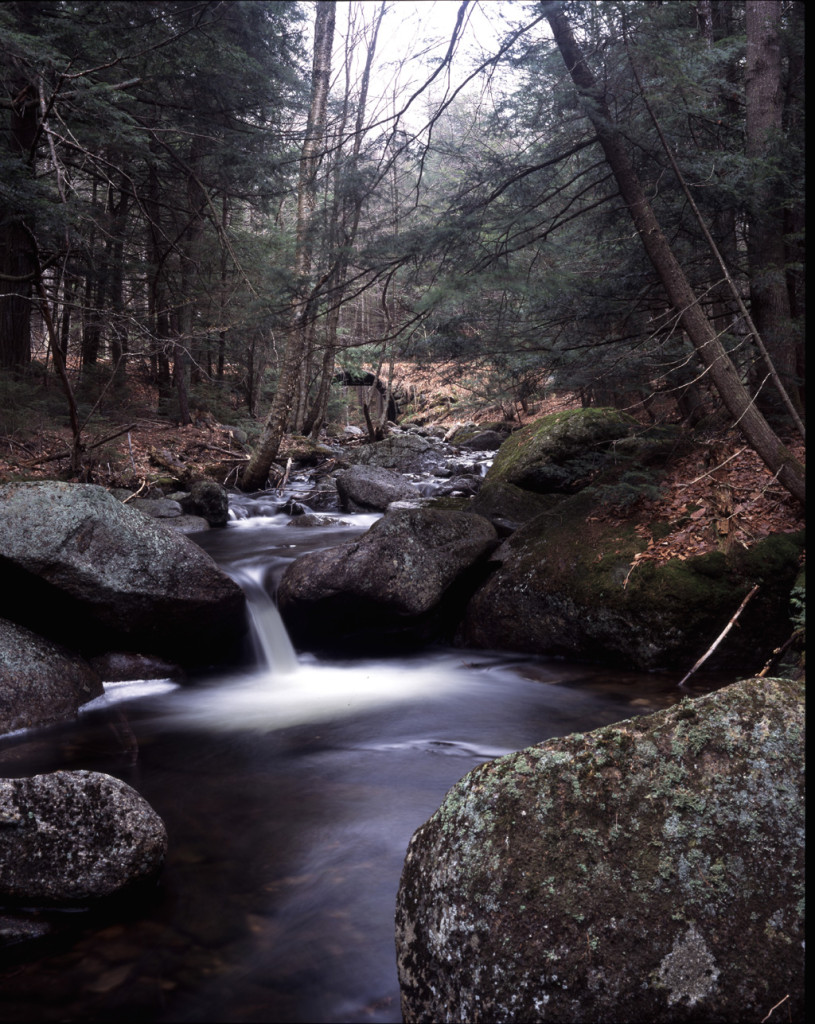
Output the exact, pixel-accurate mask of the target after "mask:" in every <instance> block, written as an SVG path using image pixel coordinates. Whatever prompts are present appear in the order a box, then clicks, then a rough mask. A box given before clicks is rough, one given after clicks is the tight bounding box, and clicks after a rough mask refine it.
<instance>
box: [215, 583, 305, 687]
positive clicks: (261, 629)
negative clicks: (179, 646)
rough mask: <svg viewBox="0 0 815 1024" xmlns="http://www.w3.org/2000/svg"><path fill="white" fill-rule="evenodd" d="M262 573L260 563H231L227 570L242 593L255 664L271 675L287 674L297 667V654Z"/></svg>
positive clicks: (294, 670) (290, 673)
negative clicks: (265, 584) (232, 564)
mask: <svg viewBox="0 0 815 1024" xmlns="http://www.w3.org/2000/svg"><path fill="white" fill-rule="evenodd" d="M265 573H266V566H263V565H261V566H242V567H240V568H236V567H233V568H232V569H231V571H230V575H231V576H232V578H233V579H234V580H235V582H236V583H238V584H240V586H241V587H242V588H243V591H244V593H245V594H246V605H247V608H248V610H249V616H250V618H251V620H252V627H253V628H252V640H253V643H254V645H255V653H256V655H257V660H258V664H259V665H260V666H261V668H265V669H267V670H268V671H269V672H271V673H272V674H273V675H274V676H290V675H292V674H293V673H295V672H296V671H297V667H298V666H297V655H296V654H295V652H294V647H293V646H292V642H291V640H290V639H289V634H288V633H287V632H286V627H285V626H284V625H283V620H282V619H281V617H280V612H279V611H278V610H277V605H276V604H275V603H274V601H273V599H272V598H271V596H270V595H269V593H268V591H267V590H266V588H265V586H264V583H263V580H264V575H265Z"/></svg>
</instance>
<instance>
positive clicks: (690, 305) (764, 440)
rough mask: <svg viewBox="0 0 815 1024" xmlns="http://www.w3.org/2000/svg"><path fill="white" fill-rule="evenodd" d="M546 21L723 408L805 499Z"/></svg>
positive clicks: (554, 21) (589, 78)
mask: <svg viewBox="0 0 815 1024" xmlns="http://www.w3.org/2000/svg"><path fill="white" fill-rule="evenodd" d="M546 17H547V20H548V21H549V24H550V26H551V28H552V33H553V35H554V38H555V42H556V43H557V45H558V48H559V49H560V53H561V55H562V57H563V60H564V62H565V64H566V68H567V70H568V71H569V74H570V75H571V77H572V81H573V82H574V84H575V86H576V88H577V91H578V93H579V95H580V96H581V98H582V100H583V101H584V107H585V111H586V114H587V116H588V117H589V119H590V120H591V122H592V125H593V127H594V130H595V132H596V134H597V139H598V142H599V143H600V145H601V146H602V148H603V152H604V154H605V157H606V160H607V161H608V164H609V167H610V168H611V170H612V173H613V174H614V177H615V179H616V181H617V186H618V188H619V190H620V194H621V195H622V197H623V199H624V200H625V202H626V205H627V206H628V209H629V212H630V214H631V218H632V220H633V222H634V226H635V228H636V229H637V233H638V234H639V236H640V238H641V240H642V243H643V245H644V247H645V251H646V253H647V254H648V257H649V259H650V260H651V263H652V264H653V266H654V269H655V270H656V271H657V273H658V275H659V278H660V281H661V282H662V286H663V288H664V289H665V291H666V293H667V295H668V298H669V300H670V302H671V305H672V306H673V307H674V309H675V310H676V312H677V315H678V316H679V320H680V323H681V325H682V328H683V329H684V331H685V333H686V334H687V335H688V337H689V339H690V341H691V343H692V344H693V347H694V348H695V349H696V352H697V353H698V355H699V357H700V358H701V360H702V362H703V363H704V365H705V366H706V367H707V369H708V373H709V376H710V380H711V382H712V383H713V385H714V387H715V388H716V390H717V391H718V393H719V395H720V397H721V399H722V402H723V404H724V406H725V408H726V409H727V410H728V412H729V413H730V415H731V416H732V417H733V420H734V421H735V423H736V424H737V425H738V427H739V429H740V430H741V432H742V433H743V434H744V437H745V438H746V440H747V442H748V444H749V445H750V446H751V447H752V448H753V449H754V450H755V451H756V453H757V454H758V455H759V457H760V458H761V459H762V461H763V462H764V463H765V465H766V466H767V467H768V468H769V470H770V471H771V472H772V473H773V474H774V475H777V477H778V480H779V482H780V483H781V484H782V485H783V486H784V487H785V488H786V489H787V490H788V491H789V492H790V494H792V495H793V496H794V497H795V498H797V499H798V500H799V501H801V502H803V501H804V497H805V474H804V467H803V466H802V465H801V463H800V462H799V461H798V460H797V459H796V458H795V457H794V456H793V455H792V453H791V452H790V451H789V449H788V448H787V447H786V446H785V445H784V444H783V442H782V441H781V440H780V438H779V437H778V435H777V434H776V433H775V431H774V430H773V429H772V428H771V427H770V425H769V424H768V423H767V421H766V419H765V418H764V416H763V415H762V414H761V412H760V411H759V410H758V408H757V407H756V404H755V402H754V400H753V399H752V398H751V397H750V395H749V394H748V392H747V390H746V388H745V387H744V385H743V384H742V382H741V379H740V378H739V375H738V372H737V370H736V367H735V366H734V365H733V361H732V360H731V359H730V356H729V355H728V354H727V352H726V350H725V348H724V346H723V345H722V343H721V342H720V340H719V338H718V336H717V334H716V332H715V330H714V329H713V326H712V325H711V323H710V321H709V320H708V318H707V316H706V315H705V313H704V311H703V310H702V307H701V305H700V303H699V300H698V299H697V297H696V295H695V294H694V291H693V288H692V287H691V284H690V282H689V280H688V278H687V276H686V274H685V272H684V270H683V269H682V266H681V265H680V263H679V261H678V260H677V258H676V256H675V255H674V252H673V250H672V249H671V245H670V243H669V242H668V239H667V238H666V237H665V234H664V232H663V231H662V228H661V226H660V224H659V221H658V220H657V217H656V214H655V213H654V210H653V208H652V206H651V204H650V203H649V201H648V199H647V198H646V195H645V191H644V189H643V187H642V183H641V182H640V179H639V177H638V175H637V172H636V170H635V168H634V165H633V163H632V161H631V158H630V157H629V154H628V151H627V149H626V146H625V143H624V141H623V138H622V135H621V134H620V132H619V131H618V130H617V128H616V126H615V125H614V123H613V121H612V117H611V112H610V110H609V108H608V105H607V103H606V98H605V93H604V91H603V88H602V86H600V85H598V83H597V81H596V79H595V78H594V75H593V74H592V72H591V70H590V68H589V66H588V64H587V63H586V59H585V57H584V56H583V53H582V51H581V49H580V47H579V45H578V43H577V41H576V40H575V38H574V35H573V33H572V30H571V25H570V24H569V21H568V19H567V18H566V16H565V15H564V14H563V12H562V10H561V8H560V4H559V3H547V4H546Z"/></svg>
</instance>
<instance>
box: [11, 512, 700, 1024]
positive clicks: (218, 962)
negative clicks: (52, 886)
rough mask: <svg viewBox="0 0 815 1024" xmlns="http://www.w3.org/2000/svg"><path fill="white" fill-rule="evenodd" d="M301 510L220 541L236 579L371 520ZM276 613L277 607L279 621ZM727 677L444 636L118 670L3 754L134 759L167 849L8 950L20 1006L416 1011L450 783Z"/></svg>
mask: <svg viewBox="0 0 815 1024" xmlns="http://www.w3.org/2000/svg"><path fill="white" fill-rule="evenodd" d="M285 522H286V520H285V518H284V517H274V518H271V519H269V520H258V521H257V522H250V523H246V522H243V523H236V524H233V525H232V526H230V527H229V528H227V529H226V530H224V531H218V532H217V533H216V532H215V531H213V532H212V534H206V535H201V541H202V543H203V544H204V545H205V546H206V547H208V549H209V550H210V551H211V553H213V555H214V556H215V557H216V558H218V560H219V561H220V562H221V563H222V564H223V565H224V566H225V567H226V568H227V569H228V570H229V571H231V572H233V573H234V574H235V575H236V576H237V577H239V578H242V579H244V580H246V579H249V580H250V581H251V580H254V581H264V580H269V579H270V580H272V581H273V580H274V579H275V577H276V576H279V574H280V572H282V570H283V568H284V567H285V564H286V563H287V562H288V561H289V560H291V558H293V557H295V556H296V555H297V554H299V553H301V552H302V551H303V550H307V549H309V548H314V547H317V546H321V545H323V544H326V543H334V542H336V540H337V539H338V538H339V537H343V536H348V535H350V534H349V531H351V532H353V531H354V530H356V531H357V532H358V531H359V530H360V529H363V528H365V527H367V525H369V522H368V521H367V520H362V521H357V522H354V523H353V525H352V526H350V527H338V528H335V530H334V532H333V533H332V532H330V531H329V532H328V533H326V532H324V531H321V533H320V534H315V533H314V532H313V531H307V530H303V529H295V528H293V527H287V526H285V525H284V524H285ZM273 620H274V615H273V612H270V611H269V609H268V608H263V607H262V608H261V609H260V612H259V621H260V623H261V628H262V629H264V630H266V629H268V630H271V632H272V634H273V636H275V637H276V636H277V634H276V633H275V630H277V629H278V628H279V626H278V624H277V623H275V622H274V621H273ZM280 643H282V641H279V638H278V639H273V641H272V644H271V647H272V648H275V647H279V646H280ZM275 657H276V655H275V653H274V650H273V651H272V660H273V661H274V659H275ZM292 669H293V670H292ZM718 682H720V681H717V680H710V679H707V680H702V681H699V682H696V684H695V686H696V688H695V689H691V690H687V689H686V690H684V691H678V690H677V688H676V683H677V677H670V678H668V677H661V676H654V675H637V674H631V673H612V672H604V671H598V670H595V669H588V668H586V667H585V666H580V665H574V664H568V663H565V662H561V661H555V660H551V661H547V660H545V659H530V658H522V657H518V656H512V655H504V654H501V653H486V654H485V653H483V652H472V651H456V650H433V651H428V652H424V653H422V654H420V655H416V656H415V657H412V658H404V657H401V658H399V659H398V660H396V659H394V660H389V659H387V658H377V659H376V660H357V661H343V662H336V663H331V662H326V661H318V660H317V659H315V658H314V657H313V656H310V655H303V654H301V655H300V657H299V660H298V663H297V665H296V667H294V666H290V665H288V662H287V661H286V659H285V658H284V659H283V668H282V669H281V668H279V667H278V668H275V667H274V666H272V667H268V666H266V665H263V666H262V667H258V668H256V669H253V670H251V671H244V672H236V671H233V670H229V671H224V673H223V674H221V675H216V676H214V677H208V678H207V679H202V680H199V681H197V682H196V683H194V684H193V685H190V686H184V687H177V686H174V685H173V684H170V683H168V682H164V683H149V684H132V685H121V686H119V687H111V688H110V689H109V691H108V694H107V696H106V698H102V699H101V701H100V702H96V704H95V705H94V706H93V707H91V708H90V709H89V710H88V711H86V712H85V713H83V714H82V715H81V717H80V719H79V721H78V722H77V723H76V724H74V725H71V726H68V727H60V728H57V729H50V730H43V731H40V732H31V733H27V734H20V735H17V736H12V737H8V738H6V739H5V740H4V741H2V742H1V743H0V774H3V775H5V776H13V775H27V774H34V773H37V772H43V771H52V770H55V769H57V768H88V769H93V770H96V771H104V772H109V773H110V774H112V775H115V776H118V777H119V778H121V779H123V780H124V781H125V782H127V783H129V784H130V785H132V786H133V787H135V788H136V789H137V790H138V791H139V792H140V793H141V794H142V795H143V796H144V797H145V798H146V799H147V800H148V801H149V802H150V803H151V804H152V805H153V806H154V807H155V809H156V810H157V811H158V813H159V814H160V815H161V816H162V818H163V819H164V821H165V823H166V825H167V829H168V832H169V837H170V849H169V856H168V860H167V865H166V869H165V871H164V873H163V875H162V877H161V880H160V882H159V884H158V885H157V887H156V888H155V891H153V892H151V893H148V894H142V895H140V896H139V898H138V900H136V901H134V900H131V901H130V902H129V903H126V904H122V905H121V906H118V907H115V908H110V909H108V910H107V911H106V912H105V913H104V914H102V915H97V916H89V915H81V914H74V915H61V916H58V919H57V925H58V926H59V925H61V926H62V927H57V929H56V932H55V933H54V934H53V935H52V937H51V938H49V939H47V940H44V941H43V942H42V943H41V944H40V945H39V946H36V947H32V948H31V949H29V950H28V951H26V952H25V953H23V952H22V951H21V950H19V948H18V949H16V950H15V949H12V950H6V959H5V963H4V964H3V965H2V966H0V1019H3V1020H26V1021H52V1020H53V1021H96V1020H99V1021H103V1020H104V1021H291V1022H297V1021H303V1022H323V1021H325V1022H329V1021H338V1022H339V1021H350V1022H361V1021H378V1022H389V1021H399V1020H400V1019H401V1015H400V1010H399V996H398V985H397V979H396V968H395V954H394V947H393V911H394V903H395V896H396V890H397V887H398V884H399V875H400V870H401V865H402V859H403V857H404V853H405V849H406V846H407V843H408V840H409V838H410V836H411V834H412V833H413V831H414V830H415V829H416V828H417V827H418V826H419V825H420V824H421V823H422V822H423V821H424V820H425V819H426V818H427V817H428V816H429V815H430V814H431V813H432V812H433V811H434V810H435V809H436V807H437V806H438V805H439V803H440V801H441V799H442V798H443V796H444V794H445V792H446V791H447V789H448V788H449V787H450V786H451V785H452V784H453V783H454V782H455V781H456V780H457V779H459V778H460V777H461V776H462V775H464V774H465V773H466V772H467V771H468V770H469V769H470V768H472V767H473V766H475V765H476V764H478V763H480V762H482V761H484V760H486V759H489V758H491V757H494V756H496V755H498V754H501V753H504V752H507V751H509V750H514V749H517V748H519V747H523V746H527V745H529V744H531V743H534V742H539V741H541V740H544V739H546V738H548V737H551V736H556V735H563V734H565V733H569V732H573V731H577V730H579V731H586V730H589V729H592V728H595V727H597V726H600V725H605V724H607V723H610V722H613V721H617V720H620V719H622V718H627V717H630V716H631V715H632V714H639V713H643V712H648V711H651V710H655V709H657V708H660V707H664V706H667V705H669V704H671V703H673V702H674V701H676V700H677V699H678V698H679V697H680V696H682V695H683V694H684V693H688V692H691V693H694V692H696V693H698V692H701V690H706V689H710V688H712V687H713V686H715V685H716V684H717V683H718ZM53 923H54V922H53V920H52V921H51V924H53ZM67 925H70V927H66V926H67ZM0 955H2V954H0Z"/></svg>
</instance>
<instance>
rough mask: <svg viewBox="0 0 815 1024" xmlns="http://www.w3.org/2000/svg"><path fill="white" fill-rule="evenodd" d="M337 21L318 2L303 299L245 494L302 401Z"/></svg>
mask: <svg viewBox="0 0 815 1024" xmlns="http://www.w3.org/2000/svg"><path fill="white" fill-rule="evenodd" d="M335 18H336V3H335V0H318V3H317V14H316V20H315V25H314V62H313V65H312V72H311V106H310V109H309V117H308V125H307V127H306V136H305V139H304V140H303V148H302V151H301V154H300V180H299V184H298V192H297V235H296V250H295V264H294V270H295V276H296V278H297V280H298V282H299V283H300V295H299V296H298V301H297V303H296V304H295V306H294V308H293V311H292V324H291V326H290V329H289V331H288V332H287V336H286V346H285V350H284V353H283V359H282V363H281V367H280V376H279V378H278V382H277V390H276V391H275V396H274V399H273V401H272V407H271V409H270V410H269V415H268V417H267V419H266V423H265V425H264V428H263V434H262V435H261V438H260V441H259V442H258V446H257V448H256V449H255V451H254V453H253V454H252V457H251V458H250V460H249V462H248V463H247V464H246V468H245V469H244V471H243V473H242V474H241V478H240V486H241V487H242V488H243V489H244V490H250V491H251V490H256V489H257V488H260V487H263V486H265V484H266V481H267V479H268V476H269V469H270V468H271V465H272V462H273V461H274V459H275V458H276V457H277V453H278V451H279V450H280V442H281V441H282V440H283V435H284V434H285V432H286V427H287V425H288V422H289V417H290V415H291V411H292V407H293V404H294V400H295V398H296V397H297V385H298V382H299V379H300V364H301V361H302V357H303V344H304V341H305V339H306V337H307V328H308V314H309V309H308V306H309V302H308V300H309V293H310V288H309V284H308V278H309V274H310V272H311V228H312V218H313V214H314V206H315V201H316V179H317V170H318V168H319V163H320V149H321V144H322V141H323V137H324V134H325V124H326V114H327V109H328V86H329V79H330V76H331V48H332V45H333V42H334V22H335Z"/></svg>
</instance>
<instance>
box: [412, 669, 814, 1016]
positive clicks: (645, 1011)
mask: <svg viewBox="0 0 815 1024" xmlns="http://www.w3.org/2000/svg"><path fill="white" fill-rule="evenodd" d="M803 695H804V691H803V685H802V684H798V683H793V682H791V681H789V680H780V679H750V680H746V681H743V682H740V683H736V684H734V685H732V686H730V687H727V688H726V689H724V690H720V691H719V692H717V693H714V694H710V695H708V696H706V697H703V698H700V699H699V700H696V701H691V700H689V699H685V700H683V701H682V702H681V703H680V704H678V705H676V706H674V707H673V708H670V709H669V710H667V711H661V712H658V713H657V714H655V715H651V716H648V717H643V718H637V719H633V720H629V721H623V722H619V723H617V724H616V725H613V726H607V727H605V728H603V729H598V730H597V731H595V732H592V733H589V734H587V735H579V734H575V735H572V736H567V737H565V738H561V739H553V740H549V741H547V742H546V743H542V744H540V745H538V746H534V747H530V748H528V749H526V750H522V751H520V752H517V753H514V754H510V755H508V756H506V757H502V758H500V759H498V760H496V761H490V762H487V763H486V764H483V765H481V766H480V767H478V768H476V769H474V770H473V771H471V772H470V773H469V774H468V775H467V776H465V777H464V778H463V779H462V780H461V781H460V782H459V783H458V784H457V785H456V786H454V787H453V788H452V789H451V790H450V792H449V793H448V794H447V796H446V798H445V800H444V802H443V804H442V805H441V807H440V808H439V810H438V811H437V812H436V813H435V814H434V815H433V817H432V818H430V820H429V821H428V822H427V823H426V824H424V825H423V826H422V827H421V828H420V829H419V830H418V831H417V832H416V834H415V835H414V837H413V839H412V840H411V843H410V846H409V848H408V853H407V858H406V861H405V865H404V870H403V874H402V880H401V885H400V888H399V894H398V898H397V911H396V945H397V959H398V969H399V979H400V984H401V990H402V1010H403V1015H404V1020H405V1021H406V1022H408V1024H411V1022H416V1021H427V1022H442V1021H495V1022H501V1021H507V1022H515V1021H524V1022H532V1021H558V1022H574V1024H584V1022H586V1021H597V1022H608V1024H614V1022H617V1021H630V1022H642V1024H646V1022H647V1024H659V1022H663V1021H664V1022H666V1024H667V1022H670V1024H676V1022H679V1021H697V1022H707V1021H730V1022H733V1024H736V1022H739V1024H740V1022H742V1021H746V1020H752V1021H759V1020H766V1019H767V1017H768V1015H769V1012H770V1011H771V1010H772V1008H773V1007H775V1006H776V1004H778V1003H780V1002H781V1001H783V1000H786V1001H785V1003H784V1007H783V1010H784V1016H783V1019H787V1016H789V1019H790V1020H802V1019H803V1012H804V1008H803V985H804V950H803V940H804V921H803V898H802V897H803V885H804V712H803Z"/></svg>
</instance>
